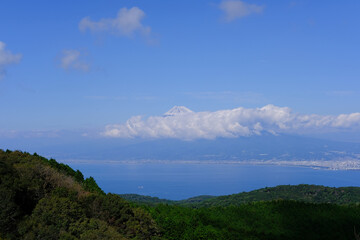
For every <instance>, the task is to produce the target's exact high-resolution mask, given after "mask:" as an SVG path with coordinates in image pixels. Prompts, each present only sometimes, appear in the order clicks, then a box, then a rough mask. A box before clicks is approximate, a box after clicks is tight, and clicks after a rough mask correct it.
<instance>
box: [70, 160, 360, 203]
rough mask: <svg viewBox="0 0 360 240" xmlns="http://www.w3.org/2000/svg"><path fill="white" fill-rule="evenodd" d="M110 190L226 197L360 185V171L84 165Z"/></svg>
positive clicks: (173, 196)
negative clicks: (260, 191) (277, 188)
mask: <svg viewBox="0 0 360 240" xmlns="http://www.w3.org/2000/svg"><path fill="white" fill-rule="evenodd" d="M69 165H70V166H71V167H73V168H74V169H81V171H82V172H83V173H84V174H85V176H93V177H94V178H95V179H96V181H97V183H98V184H99V186H100V187H101V188H102V189H103V190H104V191H105V192H111V193H118V194H122V193H136V194H142V195H148V196H153V197H159V198H165V199H170V200H181V199H186V198H189V197H194V196H199V195H227V194H233V193H239V192H243V191H251V190H255V189H258V188H263V187H271V186H276V185H287V184H319V185H326V186H332V187H341V186H360V171H352V170H323V169H322V170H321V169H312V168H303V167H287V166H274V165H239V164H177V163H170V164H156V163H149V164H136V163H134V164H121V163H113V164H89V163H87V164H84V163H83V164H81V163H70V164H69Z"/></svg>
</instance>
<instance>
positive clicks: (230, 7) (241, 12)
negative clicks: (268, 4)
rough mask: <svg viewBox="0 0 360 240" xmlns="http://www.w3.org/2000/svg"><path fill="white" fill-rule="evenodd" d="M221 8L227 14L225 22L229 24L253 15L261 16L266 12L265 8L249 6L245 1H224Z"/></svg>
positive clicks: (254, 5)
mask: <svg viewBox="0 0 360 240" xmlns="http://www.w3.org/2000/svg"><path fill="white" fill-rule="evenodd" d="M219 8H220V9H221V10H222V11H223V12H224V14H225V20H226V21H228V22H231V21H234V20H235V19H238V18H242V17H246V16H248V15H251V14H259V13H262V12H263V10H264V8H265V7H264V6H261V5H256V4H249V3H246V2H243V1H237V0H223V1H222V2H221V3H220V5H219Z"/></svg>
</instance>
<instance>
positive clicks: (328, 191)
mask: <svg viewBox="0 0 360 240" xmlns="http://www.w3.org/2000/svg"><path fill="white" fill-rule="evenodd" d="M120 196H121V197H122V198H124V199H127V200H129V201H132V202H134V203H137V204H146V205H156V204H159V203H163V204H173V205H179V206H187V207H195V208H199V207H220V206H222V207H226V206H231V205H234V206H238V205H241V204H244V203H251V202H256V201H272V200H280V199H282V200H294V201H302V202H309V203H333V204H339V205H346V204H356V203H360V187H339V188H335V187H325V186H319V185H307V184H300V185H280V186H276V187H267V188H261V189H258V190H254V191H251V192H242V193H238V194H232V195H226V196H219V197H215V196H198V197H193V198H189V199H185V200H180V201H170V200H166V199H159V198H156V197H149V196H142V195H137V194H121V195H120Z"/></svg>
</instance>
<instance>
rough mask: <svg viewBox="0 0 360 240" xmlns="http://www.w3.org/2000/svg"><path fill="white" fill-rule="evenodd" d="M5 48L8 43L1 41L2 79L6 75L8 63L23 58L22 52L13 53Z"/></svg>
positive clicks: (0, 71) (13, 62)
mask: <svg viewBox="0 0 360 240" xmlns="http://www.w3.org/2000/svg"><path fill="white" fill-rule="evenodd" d="M5 48H6V44H5V43H4V42H1V41H0V79H1V78H2V77H3V76H4V75H5V67H6V66H7V65H10V64H16V63H19V62H20V60H21V58H22V55H21V54H13V53H11V52H10V51H9V50H6V49H5Z"/></svg>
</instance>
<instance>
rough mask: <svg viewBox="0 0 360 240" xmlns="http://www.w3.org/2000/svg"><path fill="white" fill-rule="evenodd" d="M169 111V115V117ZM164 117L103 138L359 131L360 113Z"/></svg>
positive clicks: (273, 111) (115, 128)
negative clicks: (336, 114)
mask: <svg viewBox="0 0 360 240" xmlns="http://www.w3.org/2000/svg"><path fill="white" fill-rule="evenodd" d="M169 112H170V113H171V114H169ZM169 112H167V113H166V114H164V115H163V116H151V117H148V118H147V119H143V118H142V117H141V116H135V117H132V118H130V119H129V120H127V121H126V123H124V124H114V125H107V126H106V127H105V131H104V132H103V133H102V135H103V136H107V137H118V138H178V139H184V140H191V139H200V138H204V139H214V138H217V137H225V138H233V137H240V136H251V135H261V134H263V133H264V132H268V133H271V134H279V133H304V132H309V133H310V132H311V133H314V132H316V131H333V130H341V129H358V130H360V113H352V114H341V115H338V116H330V115H325V116H322V115H316V114H312V115H301V114H296V113H293V112H292V111H291V109H290V108H287V107H277V106H274V105H266V106H264V107H262V108H249V109H246V108H242V107H240V108H235V109H231V110H220V111H215V112H192V111H190V110H189V109H187V108H185V107H175V108H173V109H172V110H170V111H169Z"/></svg>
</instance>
